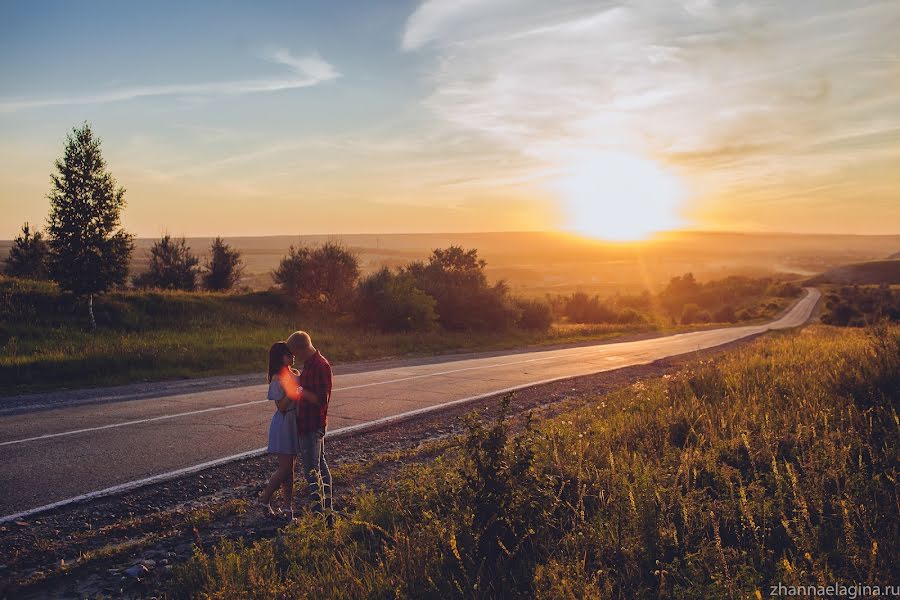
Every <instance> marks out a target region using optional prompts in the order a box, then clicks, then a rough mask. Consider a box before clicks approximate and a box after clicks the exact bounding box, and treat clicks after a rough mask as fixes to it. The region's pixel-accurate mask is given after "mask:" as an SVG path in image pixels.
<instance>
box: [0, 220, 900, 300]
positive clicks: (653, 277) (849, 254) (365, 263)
mask: <svg viewBox="0 0 900 600" xmlns="http://www.w3.org/2000/svg"><path fill="white" fill-rule="evenodd" d="M329 239H334V240H339V241H341V242H343V243H344V244H346V245H347V246H349V247H350V248H352V249H353V250H354V251H356V252H357V254H358V256H359V258H360V262H361V266H362V269H363V271H364V272H370V271H374V270H376V269H378V268H380V267H381V266H384V265H387V266H391V267H394V266H399V265H403V264H406V263H408V262H409V261H411V260H417V259H424V258H426V257H427V256H428V254H430V252H431V250H432V249H434V248H438V247H446V246H449V245H452V244H457V245H462V246H464V247H466V248H477V249H478V251H479V256H481V257H482V258H484V259H486V260H487V262H488V266H487V275H488V277H489V278H490V279H492V280H497V279H505V280H506V281H507V282H508V283H509V284H510V286H511V287H512V289H513V291H514V292H516V293H517V294H519V295H524V296H544V295H545V294H548V293H551V294H559V293H570V292H573V291H584V292H588V293H591V294H595V293H599V294H601V295H606V294H611V293H614V292H622V293H627V292H634V291H640V290H643V289H649V290H651V291H658V290H659V289H660V288H661V287H662V286H664V285H665V284H666V283H667V282H668V280H669V279H670V278H671V277H673V276H675V275H680V274H682V273H686V272H693V273H694V274H695V275H696V276H697V278H698V279H700V280H709V279H719V278H722V277H725V276H728V275H747V276H766V275H778V274H796V275H797V276H812V275H815V274H817V273H821V272H822V271H825V270H827V269H829V268H831V267H834V266H837V265H841V264H845V263H852V262H863V261H871V260H878V259H883V258H885V257H887V256H888V255H890V254H891V253H893V252H897V251H898V249H900V235H895V236H851V235H795V234H751V233H712V232H680V233H669V234H664V235H660V236H658V237H657V238H654V239H652V240H649V241H647V242H642V243H631V244H629V243H618V244H613V243H601V242H593V241H589V240H584V239H580V238H575V237H572V236H568V235H564V234H558V233H549V232H544V233H542V232H530V233H529V232H522V233H459V234H384V235H304V236H271V237H235V238H230V239H228V240H227V241H228V242H229V243H231V244H233V245H234V246H235V247H237V248H239V249H240V250H241V251H242V252H243V254H244V261H245V263H246V265H247V269H246V271H245V278H244V281H242V284H243V285H245V286H248V287H250V288H251V289H254V290H265V289H268V288H269V287H270V286H271V285H272V281H271V278H270V276H269V273H270V272H271V270H272V269H274V268H275V266H276V265H277V264H278V261H279V260H280V259H281V257H282V256H284V254H285V253H286V252H287V249H288V247H289V246H290V245H291V244H297V243H298V242H302V243H305V244H315V243H320V242H322V241H325V240H329ZM153 241H154V240H150V239H139V240H137V250H136V252H135V256H134V263H133V265H132V272H133V273H137V272H140V271H142V270H143V269H145V268H146V265H147V253H148V251H149V248H150V245H151V244H152V243H153ZM211 241H212V239H211V238H189V239H188V244H189V245H190V246H191V248H192V249H193V250H194V252H196V253H198V254H199V255H201V257H203V256H204V255H205V253H206V252H207V251H208V248H209V245H210V243H211ZM8 248H9V242H0V257H5V255H6V253H7V252H8Z"/></svg>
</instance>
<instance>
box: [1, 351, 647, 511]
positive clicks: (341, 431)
mask: <svg viewBox="0 0 900 600" xmlns="http://www.w3.org/2000/svg"><path fill="white" fill-rule="evenodd" d="M636 364H645V363H636ZM597 372H598V373H599V372H602V371H597ZM583 376H584V375H583V374H582V375H563V376H561V377H552V378H550V379H543V380H541V381H534V382H531V383H526V384H522V385H516V386H512V387H508V388H504V389H501V390H495V391H492V392H487V393H484V394H478V395H476V396H469V397H467V398H460V399H459V400H451V401H450V402H444V403H443V404H435V405H433V406H426V407H423V408H417V409H415V410H410V411H407V412H403V413H399V414H396V415H391V416H388V417H382V418H380V419H375V420H373V421H367V422H365V423H359V424H357V425H348V426H347V427H340V428H338V429H335V430H334V431H329V432H328V435H327V437H328V438H335V437H342V436H344V435H347V434H350V433H354V432H359V431H364V430H366V429H370V428H374V427H379V426H381V425H387V424H389V423H393V422H396V421H402V420H404V419H408V418H412V417H416V416H419V415H422V414H425V413H429V412H433V411H436V410H441V409H443V408H448V407H450V406H455V405H457V404H464V403H466V402H474V401H476V400H482V399H484V398H490V397H491V396H497V395H500V394H506V393H509V392H514V391H516V390H521V389H525V388H528V387H532V386H536V385H544V384H547V383H553V382H555V381H563V380H565V379H574V378H576V377H583ZM265 452H266V448H257V449H255V450H248V451H246V452H240V453H238V454H232V455H231V456H225V457H222V458H217V459H215V460H209V461H206V462H202V463H199V464H196V465H191V466H190V467H184V468H182V469H176V470H174V471H168V472H167V473H160V474H159V475H153V476H151V477H145V478H143V479H137V480H134V481H128V482H126V483H120V484H118V485H114V486H111V487H108V488H104V489H102V490H97V491H94V492H88V493H87V494H81V495H79V496H73V497H72V498H66V499H65V500H59V501H57V502H53V503H51V504H45V505H44V506H38V507H36V508H30V509H28V510H24V511H22V512H17V513H15V514H11V515H6V516H3V517H0V523H8V522H10V521H17V520H19V519H25V518H28V517H31V516H33V515H36V514H38V513H41V512H45V511H48V510H51V509H54V508H60V507H63V506H66V505H69V504H74V503H76V502H83V501H85V500H93V499H95V498H102V497H104V496H111V495H114V494H118V493H121V492H127V491H130V490H133V489H136V488H139V487H144V486H146V485H151V484H154V483H161V482H163V481H168V480H170V479H174V478H176V477H180V476H181V475H189V474H191V473H196V472H198V471H202V470H204V469H209V468H211V467H216V466H219V465H224V464H227V463H230V462H234V461H238V460H242V459H245V458H253V457H255V456H261V455H263V454H265Z"/></svg>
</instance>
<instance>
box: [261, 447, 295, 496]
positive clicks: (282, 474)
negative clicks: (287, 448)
mask: <svg viewBox="0 0 900 600" xmlns="http://www.w3.org/2000/svg"><path fill="white" fill-rule="evenodd" d="M285 458H288V459H290V460H289V461H288V462H289V464H290V466H289V467H288V468H285V462H284V459H285ZM293 459H294V456H293V455H292V454H279V455H278V468H277V469H275V472H274V473H272V476H271V477H269V482H268V483H267V484H266V489H265V490H263V493H262V496H261V497H260V502H262V503H263V504H268V503H269V502H271V501H272V494H274V493H275V490H277V489H278V486H280V485H281V484H282V482H284V480H285V478H286V477H287V476H288V474H289V473H291V474H292V473H293V471H294V460H293Z"/></svg>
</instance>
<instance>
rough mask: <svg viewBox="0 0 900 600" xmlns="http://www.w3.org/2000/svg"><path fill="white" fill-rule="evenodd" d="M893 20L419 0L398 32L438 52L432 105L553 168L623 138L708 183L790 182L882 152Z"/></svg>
mask: <svg viewBox="0 0 900 600" xmlns="http://www.w3.org/2000/svg"><path fill="white" fill-rule="evenodd" d="M898 27H900V4H898V3H897V2H896V1H895V0H872V1H869V2H864V3H851V4H847V3H846V2H843V1H841V0H822V1H821V2H817V3H816V4H815V6H811V5H808V4H805V3H783V2H776V3H748V2H742V1H737V0H684V1H682V2H650V1H646V0H620V1H613V0H608V1H604V2H599V3H598V2H595V1H587V0H560V2H552V3H548V2H545V1H543V0H518V1H516V2H507V1H506V0H496V1H488V0H465V1H462V2H461V1H459V0H426V1H424V2H423V3H422V4H421V5H419V7H418V8H417V9H416V10H415V11H414V12H413V13H412V14H411V15H410V17H409V19H408V20H407V23H406V28H405V31H404V35H403V40H402V43H403V47H404V49H406V50H407V51H417V50H427V51H428V52H429V53H432V54H433V55H434V57H435V64H434V67H433V69H432V71H431V74H430V82H429V83H430V85H431V92H430V94H429V96H428V98H427V100H426V102H427V105H428V106H429V107H430V108H431V109H432V111H433V112H434V113H435V114H436V115H437V116H438V117H440V118H441V119H442V120H443V121H445V122H447V123H450V124H452V125H453V126H455V127H457V128H459V129H461V130H465V131H469V132H473V133H474V134H477V135H480V136H482V138H483V139H484V140H487V141H491V142H493V143H495V144H498V145H500V146H502V147H505V148H507V149H508V150H509V151H510V152H516V153H520V154H524V155H527V156H529V157H531V158H533V159H536V160H540V161H543V162H544V163H545V164H546V165H548V167H549V169H550V171H553V169H554V168H556V169H562V170H564V169H565V168H566V165H567V163H569V162H571V159H572V157H573V156H578V155H581V154H583V153H584V152H594V151H597V152H605V151H613V152H629V153H634V154H639V155H643V156H648V157H651V158H654V159H657V160H660V161H663V162H665V163H668V164H669V165H672V166H674V167H676V168H678V169H680V170H682V171H683V172H685V173H687V174H688V175H689V176H692V177H696V178H699V179H703V178H709V179H710V180H714V181H715V184H716V185H718V186H719V189H720V190H724V189H725V188H726V187H727V186H734V185H745V184H746V185H752V182H759V181H760V180H761V179H765V180H766V181H777V182H778V183H779V185H782V186H785V189H789V187H790V185H791V182H792V181H793V178H798V177H800V175H803V176H804V177H806V176H809V175H811V174H816V175H820V174H821V173H823V172H827V171H829V170H834V169H836V168H842V167H844V166H846V165H847V164H848V163H849V162H854V161H855V162H857V163H860V164H862V163H865V162H866V161H867V160H869V159H873V160H874V159H880V158H881V157H883V155H884V153H885V148H884V143H885V142H884V139H885V136H888V137H890V136H895V134H894V133H892V132H895V131H896V130H897V127H900V96H898V95H897V94H896V93H895V92H894V90H895V89H897V82H898V81H900V37H897V35H896V31H897V29H898ZM861 130H862V131H864V132H871V131H875V132H886V133H885V134H884V135H881V136H880V137H878V138H875V137H871V136H870V137H865V136H859V135H857V132H859V131H861ZM896 146H897V143H896V138H894V142H893V147H894V148H896ZM885 176H888V175H885ZM858 185H859V186H866V185H877V182H873V181H864V180H860V181H859V182H858Z"/></svg>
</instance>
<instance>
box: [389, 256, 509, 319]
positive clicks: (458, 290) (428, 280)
mask: <svg viewBox="0 0 900 600" xmlns="http://www.w3.org/2000/svg"><path fill="white" fill-rule="evenodd" d="M486 265H487V263H486V262H485V261H484V260H481V259H479V258H478V251H477V250H475V249H472V250H464V249H463V248H461V247H460V246H451V247H449V248H446V249H440V248H438V249H435V250H434V251H433V252H432V254H431V256H430V257H429V259H428V262H427V263H423V262H413V263H410V264H409V265H408V266H407V267H405V268H404V269H403V272H404V273H408V274H409V275H410V276H411V277H412V278H413V279H414V281H415V282H416V286H417V287H418V288H419V289H421V290H423V291H424V292H425V293H427V294H428V295H429V296H431V297H433V298H434V299H435V300H436V302H437V313H438V320H439V321H440V324H441V326H443V327H444V328H446V329H451V330H465V329H487V330H494V331H497V330H502V329H506V328H508V327H510V326H511V325H513V324H514V323H515V319H516V310H515V307H514V306H513V305H512V301H511V299H510V298H509V290H508V288H507V286H506V284H505V283H504V282H502V281H500V282H498V283H496V284H494V285H492V286H491V285H488V283H487V277H486V276H485V274H484V268H485V266H486Z"/></svg>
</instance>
